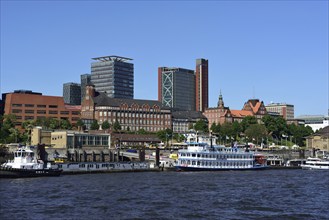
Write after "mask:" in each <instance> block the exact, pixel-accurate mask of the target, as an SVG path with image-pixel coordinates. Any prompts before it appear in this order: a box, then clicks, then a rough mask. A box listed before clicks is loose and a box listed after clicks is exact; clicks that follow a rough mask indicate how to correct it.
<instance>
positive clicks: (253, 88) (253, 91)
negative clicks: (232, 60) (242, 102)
mask: <svg viewBox="0 0 329 220" xmlns="http://www.w3.org/2000/svg"><path fill="white" fill-rule="evenodd" d="M252 98H253V99H255V86H252Z"/></svg>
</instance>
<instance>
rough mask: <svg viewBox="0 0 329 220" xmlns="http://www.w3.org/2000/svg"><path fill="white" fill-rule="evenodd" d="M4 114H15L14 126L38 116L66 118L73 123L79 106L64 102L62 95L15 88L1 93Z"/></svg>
mask: <svg viewBox="0 0 329 220" xmlns="http://www.w3.org/2000/svg"><path fill="white" fill-rule="evenodd" d="M2 100H3V101H4V115H8V114H13V115H15V116H16V119H17V122H16V128H18V129H21V128H22V127H21V125H22V122H24V121H27V120H36V119H38V118H56V119H67V120H68V121H69V122H70V123H71V124H72V125H74V124H75V123H76V122H77V121H78V120H79V119H80V111H81V106H79V105H78V106H77V105H67V104H64V99H63V97H59V96H45V95H42V93H37V92H32V91H30V90H15V91H14V92H13V93H4V94H2Z"/></svg>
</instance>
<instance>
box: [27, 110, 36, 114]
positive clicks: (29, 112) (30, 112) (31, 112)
mask: <svg viewBox="0 0 329 220" xmlns="http://www.w3.org/2000/svg"><path fill="white" fill-rule="evenodd" d="M25 113H26V114H34V110H25Z"/></svg>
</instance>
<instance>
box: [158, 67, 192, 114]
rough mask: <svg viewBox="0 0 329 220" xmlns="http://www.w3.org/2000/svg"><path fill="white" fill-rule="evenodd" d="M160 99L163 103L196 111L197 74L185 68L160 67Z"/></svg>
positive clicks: (170, 106) (167, 105) (171, 106)
mask: <svg viewBox="0 0 329 220" xmlns="http://www.w3.org/2000/svg"><path fill="white" fill-rule="evenodd" d="M158 100H159V102H161V103H162V105H164V106H166V107H169V108H176V109H180V110H187V111H195V74H194V71H193V70H189V69H183V68H176V67H173V68H170V67H159V68H158Z"/></svg>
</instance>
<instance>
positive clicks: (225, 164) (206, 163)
mask: <svg viewBox="0 0 329 220" xmlns="http://www.w3.org/2000/svg"><path fill="white" fill-rule="evenodd" d="M180 164H181V165H183V164H187V165H197V166H213V167H232V166H234V167H235V166H239V167H248V166H252V164H253V162H252V161H248V162H236V161H235V162H212V161H195V160H192V161H190V160H181V162H180Z"/></svg>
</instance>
